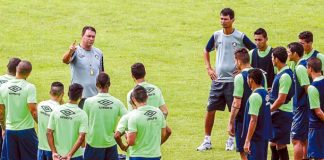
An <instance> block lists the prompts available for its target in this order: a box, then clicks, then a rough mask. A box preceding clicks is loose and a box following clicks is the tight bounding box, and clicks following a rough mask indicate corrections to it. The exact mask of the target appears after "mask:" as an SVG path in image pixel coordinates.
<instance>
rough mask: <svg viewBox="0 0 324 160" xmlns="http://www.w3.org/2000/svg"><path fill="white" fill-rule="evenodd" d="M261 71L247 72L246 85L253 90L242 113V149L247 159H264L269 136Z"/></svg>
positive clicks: (268, 120)
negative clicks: (243, 135) (243, 141)
mask: <svg viewBox="0 0 324 160" xmlns="http://www.w3.org/2000/svg"><path fill="white" fill-rule="evenodd" d="M263 79H264V77H263V74H262V71H260V70H259V69H251V70H249V72H248V85H249V87H250V88H251V89H252V90H253V93H252V94H251V96H250V97H249V99H248V101H247V103H246V106H245V107H246V112H245V113H244V129H243V130H244V132H245V133H243V134H246V135H247V136H246V139H245V143H244V151H245V153H248V155H247V158H248V159H249V160H266V159H267V152H268V142H269V138H270V135H271V133H270V129H269V126H270V125H271V113H270V107H269V106H268V105H266V103H267V101H266V97H267V94H268V92H267V90H265V88H263V87H262V80H263Z"/></svg>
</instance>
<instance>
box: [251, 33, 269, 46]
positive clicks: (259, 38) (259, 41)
mask: <svg viewBox="0 0 324 160" xmlns="http://www.w3.org/2000/svg"><path fill="white" fill-rule="evenodd" d="M254 40H255V44H256V45H257V47H258V48H259V49H260V48H262V49H263V48H265V47H266V46H267V41H268V39H267V38H264V37H263V35H261V34H260V35H254Z"/></svg>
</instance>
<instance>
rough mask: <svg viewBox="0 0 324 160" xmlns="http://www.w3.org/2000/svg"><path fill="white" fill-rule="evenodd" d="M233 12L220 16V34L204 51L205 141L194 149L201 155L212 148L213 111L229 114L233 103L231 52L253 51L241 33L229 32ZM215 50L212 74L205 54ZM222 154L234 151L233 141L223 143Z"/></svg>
mask: <svg viewBox="0 0 324 160" xmlns="http://www.w3.org/2000/svg"><path fill="white" fill-rule="evenodd" d="M234 20H235V19H234V11H233V10H232V9H230V8H224V9H222V11H221V12H220V22H221V25H222V27H223V29H222V30H219V31H216V32H215V33H214V34H213V35H212V36H211V38H210V40H209V41H208V43H207V46H206V48H205V51H204V61H205V65H206V69H207V73H208V75H209V77H210V79H211V80H212V84H211V89H210V93H209V99H208V105H207V113H206V117H205V138H204V141H203V143H202V144H201V145H200V146H199V147H198V148H197V150H198V151H204V150H208V149H211V148H212V145H211V137H210V136H211V132H212V128H213V125H214V119H215V113H216V110H220V111H224V110H225V106H226V105H227V107H228V109H229V111H230V108H231V106H232V102H233V90H234V84H233V81H234V75H233V72H234V70H235V62H234V61H235V60H234V51H235V50H237V49H239V48H243V47H246V48H248V49H249V50H251V49H253V48H255V45H254V44H253V43H252V42H251V40H250V39H249V38H248V37H247V36H246V35H245V34H243V33H242V32H240V31H238V30H237V29H234V28H233V23H234ZM215 49H216V50H217V51H216V52H217V56H216V63H215V70H214V69H213V68H212V67H211V64H210V56H209V53H210V52H211V51H212V50H215ZM226 150H234V137H232V136H230V137H229V139H228V141H227V143H226Z"/></svg>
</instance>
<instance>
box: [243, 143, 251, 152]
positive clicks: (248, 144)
mask: <svg viewBox="0 0 324 160" xmlns="http://www.w3.org/2000/svg"><path fill="white" fill-rule="evenodd" d="M244 152H245V153H247V154H251V151H250V141H245V144H244Z"/></svg>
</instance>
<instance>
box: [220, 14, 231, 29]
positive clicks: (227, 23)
mask: <svg viewBox="0 0 324 160" xmlns="http://www.w3.org/2000/svg"><path fill="white" fill-rule="evenodd" d="M220 21H221V25H222V26H223V28H231V27H232V24H233V22H234V18H233V19H231V18H230V16H229V15H227V16H224V15H222V14H221V15H220Z"/></svg>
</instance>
